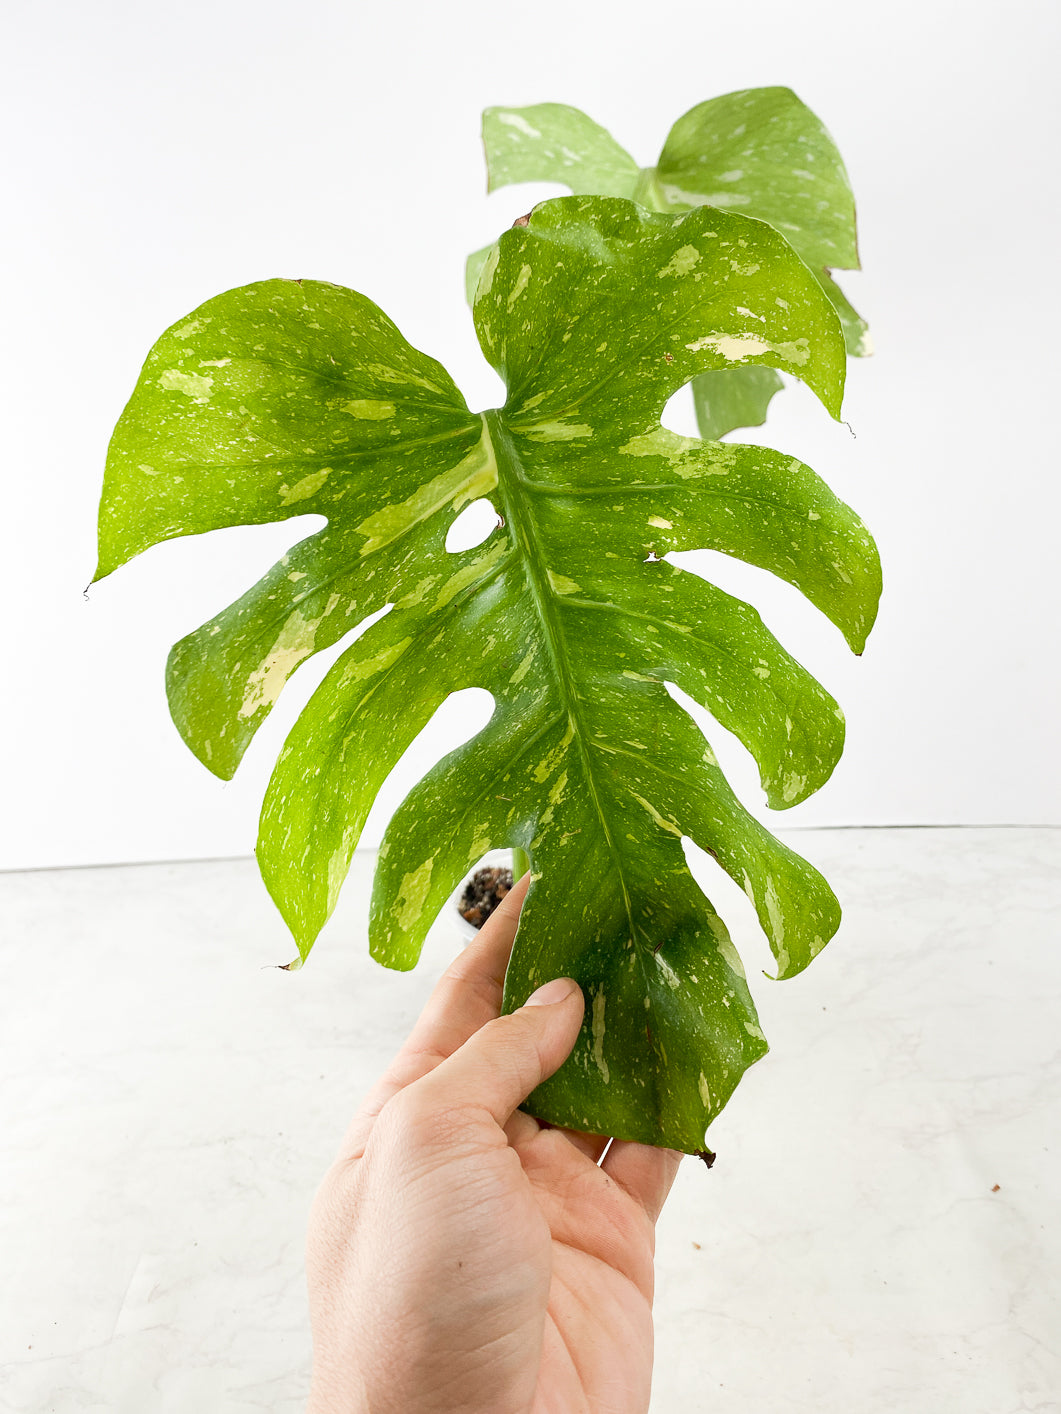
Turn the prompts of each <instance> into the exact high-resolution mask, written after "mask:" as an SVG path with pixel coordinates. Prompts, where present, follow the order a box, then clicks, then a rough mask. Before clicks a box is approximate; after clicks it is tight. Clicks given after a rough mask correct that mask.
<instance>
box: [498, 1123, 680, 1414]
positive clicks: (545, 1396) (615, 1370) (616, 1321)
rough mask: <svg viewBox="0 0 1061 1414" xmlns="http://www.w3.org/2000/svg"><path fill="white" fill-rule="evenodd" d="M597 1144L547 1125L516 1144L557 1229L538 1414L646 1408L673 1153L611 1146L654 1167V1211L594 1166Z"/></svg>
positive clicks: (536, 1197) (537, 1198)
mask: <svg viewBox="0 0 1061 1414" xmlns="http://www.w3.org/2000/svg"><path fill="white" fill-rule="evenodd" d="M520 1118H521V1119H522V1118H524V1116H520ZM530 1123H531V1124H534V1121H530ZM535 1127H537V1126H535ZM598 1146H599V1147H600V1148H603V1141H597V1140H594V1139H592V1138H591V1137H590V1136H586V1135H580V1136H572V1135H567V1134H565V1133H562V1132H560V1131H556V1130H548V1129H545V1130H542V1129H538V1132H537V1133H536V1134H528V1135H527V1138H526V1140H525V1142H524V1143H522V1144H520V1143H518V1142H517V1144H516V1145H515V1147H516V1151H517V1153H518V1154H519V1157H520V1161H521V1163H522V1166H523V1171H524V1173H525V1175H526V1178H527V1182H528V1184H529V1188H530V1191H531V1194H532V1200H533V1201H534V1202H535V1203H536V1205H537V1208H538V1210H539V1212H540V1213H541V1215H542V1216H543V1217H544V1218H545V1221H546V1222H547V1224H548V1226H549V1231H550V1234H551V1244H550V1247H551V1252H550V1258H551V1268H550V1282H549V1296H548V1304H547V1307H546V1314H545V1328H544V1331H543V1334H542V1343H541V1363H540V1366H539V1370H538V1380H537V1387H536V1390H535V1399H534V1404H533V1406H532V1408H533V1410H534V1414H553V1411H558V1410H564V1411H572V1412H573V1411H582V1410H586V1411H591V1410H592V1411H597V1410H608V1411H609V1414H612V1412H613V1411H614V1414H642V1411H644V1410H645V1409H647V1407H648V1399H649V1387H650V1384H651V1374H652V1287H653V1265H652V1259H653V1251H654V1245H655V1243H654V1237H655V1224H654V1218H655V1215H656V1211H658V1209H656V1205H655V1201H654V1200H656V1199H658V1202H659V1203H660V1204H662V1201H663V1198H664V1196H665V1192H666V1189H668V1188H669V1187H670V1181H671V1179H672V1178H673V1174H674V1170H675V1169H676V1168H677V1156H674V1155H670V1154H663V1153H660V1152H659V1151H656V1153H655V1154H653V1153H652V1151H648V1152H647V1153H646V1152H645V1151H641V1152H640V1153H638V1152H636V1151H638V1150H640V1146H632V1145H631V1146H620V1149H619V1151H618V1152H616V1153H615V1155H614V1159H613V1162H618V1161H619V1160H620V1159H623V1160H624V1161H625V1162H626V1164H627V1165H629V1163H630V1161H631V1160H638V1161H640V1167H641V1168H642V1169H646V1168H647V1167H648V1166H649V1165H652V1166H653V1167H654V1168H655V1169H656V1170H657V1174H658V1180H657V1183H656V1185H655V1187H656V1191H655V1193H653V1194H652V1195H651V1196H650V1198H649V1204H650V1207H651V1208H652V1209H655V1211H649V1210H646V1208H645V1207H644V1206H642V1203H641V1201H639V1199H638V1198H636V1197H634V1196H633V1195H632V1194H631V1193H630V1192H628V1191H627V1190H626V1189H625V1188H624V1187H622V1186H621V1184H620V1183H619V1182H617V1181H616V1180H615V1179H613V1178H612V1177H611V1176H610V1175H609V1174H608V1173H607V1172H605V1170H604V1169H601V1168H599V1167H598V1166H597V1161H596V1160H597V1154H596V1152H595V1150H596V1149H597V1147H598ZM613 1150H614V1146H613Z"/></svg>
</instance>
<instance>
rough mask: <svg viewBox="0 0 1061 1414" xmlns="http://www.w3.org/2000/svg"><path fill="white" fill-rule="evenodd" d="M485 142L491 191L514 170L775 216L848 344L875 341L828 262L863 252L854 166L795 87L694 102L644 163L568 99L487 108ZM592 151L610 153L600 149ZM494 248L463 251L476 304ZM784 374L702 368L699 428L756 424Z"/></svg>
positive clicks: (640, 197)
mask: <svg viewBox="0 0 1061 1414" xmlns="http://www.w3.org/2000/svg"><path fill="white" fill-rule="evenodd" d="M488 115H489V117H488ZM483 144H484V147H485V150H486V159H487V171H488V187H489V190H491V191H493V190H494V189H495V188H497V187H499V186H502V185H504V184H505V183H507V182H517V181H556V182H562V183H564V184H565V185H567V186H569V187H570V189H571V190H572V191H573V192H575V193H579V192H585V193H587V194H592V193H593V192H598V193H599V194H601V195H616V196H626V197H629V198H631V199H632V200H634V201H637V202H638V203H639V204H641V205H643V206H646V207H648V208H649V209H653V210H660V211H672V212H674V211H683V210H688V209H689V208H690V207H692V206H699V205H704V204H708V205H714V206H720V207H722V208H724V209H731V210H736V211H740V212H741V213H742V214H744V215H748V216H755V217H758V218H759V219H761V220H764V221H766V222H768V223H769V224H770V225H772V226H774V227H775V229H777V230H779V231H780V232H781V234H782V235H783V236H784V237H785V238H786V239H787V240H788V241H789V242H790V244H791V245H792V246H793V247H794V249H796V250H797V251H798V252H799V254H800V255H801V256H802V258H803V259H804V260H805V261H806V262H807V264H808V265H809V266H810V267H811V269H812V270H813V272H814V275H815V278H816V279H817V280H818V281H819V283H820V284H821V286H822V288H823V289H824V291H825V293H826V295H827V296H828V298H829V300H830V302H831V303H832V304H833V306H834V308H835V309H836V311H837V314H838V315H839V317H840V321H841V324H842V326H843V330H844V339H845V344H846V348H847V352H848V354H849V355H850V356H852V357H858V356H860V355H864V354H868V353H870V352H871V351H872V345H871V343H870V339H869V333H868V326H867V324H866V322H865V320H864V319H862V318H861V316H860V315H859V314H858V313H857V312H856V311H855V310H854V309H853V308H852V306H851V304H850V303H849V302H848V300H847V299H846V297H845V296H844V294H843V292H842V291H841V290H840V289H839V287H838V286H837V285H836V283H835V281H834V280H833V279H832V278H831V276H830V274H829V267H842V268H856V269H857V268H858V264H859V261H858V249H857V242H856V236H855V207H854V198H853V196H852V193H851V187H850V183H849V181H848V177H847V171H846V168H845V167H844V164H843V160H842V159H841V157H840V153H839V151H838V150H837V147H836V144H835V143H834V142H833V140H832V138H831V137H830V135H829V133H828V131H827V130H826V128H825V127H824V125H823V124H822V123H821V121H820V119H818V118H817V117H816V116H815V114H814V113H812V112H811V110H810V109H809V108H808V107H807V106H806V105H805V104H804V103H802V102H801V101H800V99H799V98H797V97H796V95H795V94H794V93H793V92H792V91H791V89H787V88H757V89H743V90H740V91H739V92H736V93H730V94H724V95H722V96H720V97H718V98H713V99H709V100H708V101H707V102H705V103H701V104H698V105H697V106H696V107H695V108H692V109H691V110H690V111H689V112H688V113H686V114H684V115H683V116H682V117H681V118H679V119H678V121H677V122H676V123H675V124H674V126H673V127H672V129H671V131H670V134H669V136H668V138H667V141H666V143H665V145H664V148H663V152H662V153H661V155H660V158H659V162H658V165H657V166H656V167H648V168H643V169H638V168H637V167H636V165H635V164H634V159H633V158H632V157H630V156H629V154H628V153H626V152H625V151H624V150H623V149H622V148H620V147H619V146H618V144H616V143H615V142H614V139H612V138H611V136H610V134H608V133H607V131H606V130H605V129H604V128H601V127H600V126H599V125H598V124H596V123H594V122H593V121H592V119H590V118H589V117H587V116H586V114H584V113H582V112H580V111H579V110H578V109H577V108H570V107H568V106H567V105H564V104H539V105H536V106H535V107H533V108H492V109H488V110H487V111H486V113H484V115H483ZM597 153H600V154H602V155H603V154H608V155H607V157H606V158H604V159H603V161H602V160H601V159H600V158H598V159H597V160H596V161H595V160H594V157H595V155H596V154H597ZM794 162H798V165H795V166H794ZM631 170H632V171H633V173H634V175H633V177H632V178H631V176H630V173H631ZM598 178H599V180H598ZM594 180H598V184H597V185H595V186H594V185H592V183H593V181H594ZM488 253H489V247H486V248H484V249H483V250H481V251H476V252H475V254H474V255H472V256H470V257H469V259H468V264H467V269H466V277H465V279H466V292H467V298H468V302H469V303H470V304H471V303H473V302H474V297H475V287H476V284H477V283H478V279H479V275H480V273H481V271H482V268H483V265H484V263H485V260H486V256H487V254H488ZM783 386H784V385H783V384H782V382H781V380H780V378H778V377H777V375H776V374H773V373H770V372H768V371H767V370H765V369H759V368H730V369H727V370H726V371H725V372H720V373H704V374H701V375H699V376H698V377H697V378H696V379H695V380H694V381H693V385H692V388H693V406H694V410H695V412H696V418H697V425H698V427H699V430H700V435H701V436H702V437H705V438H709V439H715V438H720V437H723V436H725V435H726V434H727V433H728V432H732V431H734V430H735V429H737V428H739V427H758V426H761V425H762V423H764V422H765V421H766V416H767V409H768V407H769V404H770V401H771V399H772V398H773V397H774V395H775V394H776V393H778V392H779V391H780V390H781V388H782V387H783Z"/></svg>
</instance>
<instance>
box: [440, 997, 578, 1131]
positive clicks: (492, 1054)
mask: <svg viewBox="0 0 1061 1414" xmlns="http://www.w3.org/2000/svg"><path fill="white" fill-rule="evenodd" d="M584 1010H585V1003H584V1001H583V997H582V990H581V988H580V987H579V985H578V983H577V982H576V981H575V980H574V979H573V978H571V977H557V978H556V979H555V980H554V981H552V982H546V983H545V985H544V986H542V987H539V988H538V990H537V991H536V992H533V993H532V994H531V995H530V996H529V997H528V998H527V1000H526V1002H525V1003H524V1004H523V1006H521V1007H520V1009H519V1010H518V1011H514V1012H510V1013H509V1014H508V1015H507V1016H499V1017H496V1018H495V1019H494V1020H493V1021H488V1022H487V1023H486V1025H485V1026H483V1027H481V1028H480V1029H479V1030H478V1031H476V1032H475V1033H474V1035H472V1036H470V1037H469V1038H468V1040H467V1041H465V1043H464V1044H463V1046H461V1047H460V1048H459V1049H458V1050H456V1051H454V1052H453V1054H452V1055H451V1056H448V1057H447V1058H446V1060H444V1061H443V1062H442V1063H441V1065H437V1066H436V1067H435V1069H434V1070H432V1071H431V1072H430V1073H429V1074H428V1075H425V1076H424V1077H423V1078H422V1079H420V1080H418V1081H417V1082H416V1089H417V1090H418V1091H419V1092H420V1100H421V1101H422V1102H425V1103H427V1104H428V1105H429V1106H430V1107H431V1108H432V1109H435V1110H436V1112H437V1111H438V1110H443V1109H444V1110H448V1111H450V1112H451V1113H452V1112H453V1110H455V1109H457V1110H460V1109H469V1110H478V1111H480V1112H481V1111H483V1110H486V1111H487V1112H488V1113H489V1114H490V1115H491V1116H492V1117H493V1119H494V1120H495V1121H496V1123H497V1124H498V1125H500V1126H501V1127H502V1128H503V1127H504V1126H505V1125H506V1124H507V1123H508V1121H509V1119H510V1118H511V1116H512V1114H513V1112H514V1111H515V1110H516V1109H517V1108H518V1107H519V1105H520V1104H522V1102H523V1101H524V1100H525V1099H526V1098H527V1096H528V1095H529V1094H530V1092H531V1091H532V1090H533V1089H534V1087H535V1086H536V1085H540V1084H541V1082H542V1081H543V1080H547V1079H548V1078H549V1076H550V1075H552V1073H553V1072H554V1071H555V1070H559V1068H560V1066H561V1065H562V1064H563V1063H564V1061H565V1060H566V1059H567V1057H568V1056H569V1055H570V1054H571V1049H572V1047H573V1046H574V1044H575V1039H576V1037H577V1036H578V1031H579V1027H580V1026H581V1024H582V1013H583V1011H584Z"/></svg>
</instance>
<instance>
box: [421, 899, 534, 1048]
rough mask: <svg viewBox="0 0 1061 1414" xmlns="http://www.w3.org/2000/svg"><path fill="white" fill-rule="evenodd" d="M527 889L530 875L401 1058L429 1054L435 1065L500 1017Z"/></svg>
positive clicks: (450, 980)
mask: <svg viewBox="0 0 1061 1414" xmlns="http://www.w3.org/2000/svg"><path fill="white" fill-rule="evenodd" d="M529 885H530V875H529V874H527V875H524V877H523V878H522V879H520V880H519V882H518V883H517V884H516V885H515V886H514V887H513V888H512V889H511V890H510V891H509V893H508V894H506V895H505V897H504V898H503V899H502V900H501V903H500V905H499V906H498V907H497V908H496V909H495V910H494V912H493V913H492V914H491V915H490V917H489V918H488V919H487V921H486V923H484V924H483V927H482V929H481V930H480V932H479V935H478V937H476V938H475V939H473V941H472V942H470V943H469V944H468V946H467V947H466V948H465V949H464V951H463V952H462V953H461V954H460V955H459V956H458V957H456V958H455V959H454V960H453V962H451V963H450V965H449V967H448V968H447V969H446V971H445V972H444V973H443V974H442V976H441V978H440V979H439V982H438V985H437V986H436V987H435V990H434V991H433V992H432V993H431V996H430V998H429V1000H428V1003H427V1005H426V1006H425V1007H424V1009H423V1011H422V1012H421V1013H420V1019H419V1020H418V1021H417V1023H416V1025H415V1026H414V1027H413V1029H412V1031H411V1033H410V1035H409V1039H408V1040H407V1041H406V1043H405V1045H404V1046H403V1047H402V1049H401V1051H400V1052H399V1055H425V1056H427V1057H429V1058H431V1059H432V1062H433V1064H436V1065H437V1063H438V1061H439V1060H440V1059H443V1058H444V1057H446V1056H450V1055H452V1054H453V1052H454V1051H455V1050H457V1049H458V1047H460V1046H463V1044H464V1042H465V1041H466V1040H467V1039H468V1037H469V1036H473V1035H474V1034H475V1032H476V1031H478V1030H479V1028H480V1027H481V1026H485V1025H486V1023H487V1022H488V1021H492V1020H493V1019H494V1017H495V1016H499V1015H500V1013H501V997H502V993H503V992H504V988H505V971H506V969H507V967H508V960H509V957H510V956H511V954H512V943H513V940H514V939H515V936H516V929H517V927H518V926H519V914H520V909H521V908H522V907H523V900H524V898H525V897H526V893H527V889H528V887H529Z"/></svg>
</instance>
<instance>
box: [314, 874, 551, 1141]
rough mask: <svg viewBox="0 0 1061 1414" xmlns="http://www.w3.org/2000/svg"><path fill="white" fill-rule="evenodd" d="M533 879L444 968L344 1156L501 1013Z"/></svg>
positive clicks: (359, 1120) (351, 1130) (364, 1110)
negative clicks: (397, 1101)
mask: <svg viewBox="0 0 1061 1414" xmlns="http://www.w3.org/2000/svg"><path fill="white" fill-rule="evenodd" d="M529 885H530V875H529V874H525V875H524V876H523V878H522V879H520V880H519V882H518V883H517V884H515V885H514V887H513V888H512V889H511V890H510V891H509V893H508V894H506V896H505V897H504V898H503V899H502V901H501V903H500V905H499V906H498V908H496V909H495V910H494V912H493V913H492V914H491V915H490V917H489V918H488V919H487V921H486V923H485V924H484V925H483V927H482V929H481V930H480V932H479V934H478V936H477V937H476V938H474V939H473V940H472V942H470V943H469V944H468V946H467V947H466V948H465V949H464V951H463V952H462V953H461V954H460V955H459V956H458V957H457V958H455V959H454V961H453V962H451V963H450V965H449V967H448V968H447V969H446V971H445V972H444V973H443V975H442V977H441V978H440V979H439V981H438V983H437V985H436V986H435V989H434V991H433V992H432V994H431V996H430V998H429V999H428V1002H427V1005H426V1006H425V1007H424V1009H423V1011H422V1012H421V1013H420V1017H419V1020H418V1021H417V1023H416V1025H415V1026H414V1027H413V1029H412V1031H411V1032H410V1034H409V1037H408V1039H407V1040H406V1042H405V1044H404V1045H403V1046H402V1048H401V1050H400V1051H399V1052H398V1054H397V1055H396V1056H395V1058H394V1060H393V1061H392V1062H391V1063H390V1065H389V1066H388V1067H387V1070H386V1072H385V1073H384V1075H383V1076H382V1078H381V1079H380V1080H379V1081H378V1082H377V1083H376V1085H375V1086H373V1088H372V1089H371V1090H370V1091H369V1093H368V1095H367V1096H366V1097H365V1100H364V1102H363V1103H362V1105H361V1107H360V1109H359V1110H358V1112H357V1115H356V1117H355V1119H354V1121H353V1123H352V1124H351V1125H350V1128H349V1129H348V1131H347V1133H346V1136H345V1138H344V1139H343V1143H342V1146H341V1149H340V1156H341V1157H343V1158H353V1157H356V1156H357V1155H358V1154H359V1153H360V1152H361V1150H362V1149H363V1148H364V1145H365V1143H366V1141H367V1139H368V1134H369V1132H370V1131H371V1128H372V1123H373V1121H374V1120H375V1118H376V1116H377V1115H378V1114H379V1112H380V1110H381V1109H382V1108H383V1106H384V1105H385V1104H386V1103H387V1101H388V1100H390V1099H391V1098H392V1097H393V1096H394V1095H396V1094H397V1093H398V1092H399V1091H400V1090H403V1089H404V1088H405V1087H406V1086H407V1085H411V1084H412V1083H413V1082H414V1081H416V1080H419V1079H420V1077H421V1076H422V1075H426V1074H427V1073H428V1072H429V1071H431V1070H433V1069H434V1067H435V1066H436V1065H438V1064H439V1062H440V1061H441V1060H444V1059H445V1057H446V1056H450V1055H452V1054H453V1052H454V1051H456V1050H457V1049H458V1048H459V1047H460V1046H462V1045H463V1044H464V1042H465V1041H466V1040H467V1039H468V1037H469V1036H472V1035H474V1034H475V1032H476V1031H478V1030H479V1028H480V1027H482V1026H485V1025H486V1023H487V1022H488V1021H492V1020H493V1019H494V1017H496V1016H498V1015H499V1014H500V1011H501V998H502V995H503V993H504V988H505V970H506V969H507V967H508V960H509V957H510V955H511V953H512V943H513V940H514V938H515V936H516V929H517V927H518V926H519V914H520V909H521V908H522V907H523V900H524V898H525V897H526V893H527V889H528V887H529Z"/></svg>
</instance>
